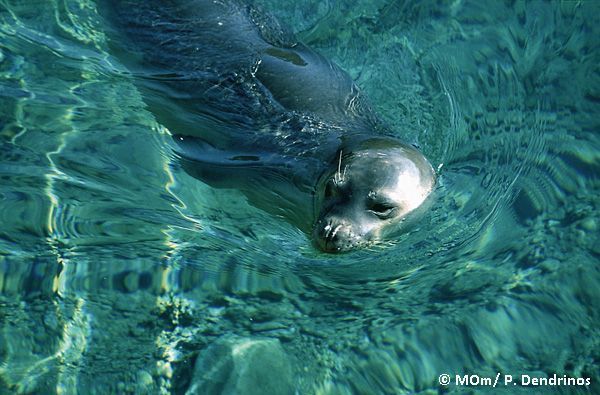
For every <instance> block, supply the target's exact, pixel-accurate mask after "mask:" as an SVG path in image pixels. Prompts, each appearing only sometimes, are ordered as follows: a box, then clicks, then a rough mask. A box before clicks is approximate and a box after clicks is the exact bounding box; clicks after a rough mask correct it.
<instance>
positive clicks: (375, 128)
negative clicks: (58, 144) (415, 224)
mask: <svg viewBox="0 0 600 395" xmlns="http://www.w3.org/2000/svg"><path fill="white" fill-rule="evenodd" d="M98 7H99V10H100V12H101V14H102V15H104V17H105V18H106V19H107V22H108V23H109V24H110V25H111V26H112V27H113V30H112V31H110V32H109V37H110V38H111V41H110V42H111V47H112V52H113V53H114V54H115V55H116V56H117V57H118V58H119V60H120V62H121V63H123V64H124V65H125V66H126V67H127V69H128V70H129V71H130V72H131V73H132V74H133V76H134V80H135V83H136V85H137V86H138V87H139V88H140V91H141V92H142V93H143V95H144V100H145V101H146V103H147V104H148V107H149V108H150V110H151V111H152V113H153V114H154V115H155V116H156V119H157V121H158V122H160V123H161V124H163V125H164V126H165V127H166V128H167V129H168V130H169V131H170V132H171V133H172V135H173V140H174V141H175V142H176V147H175V151H176V152H177V154H178V157H179V160H180V162H181V164H182V166H183V167H184V169H185V170H186V171H187V172H188V173H190V174H192V175H194V176H195V177H197V178H199V179H201V180H203V181H205V182H207V183H209V184H211V185H213V186H216V187H227V188H232V187H233V188H238V189H240V190H242V191H243V192H244V193H246V195H247V196H248V198H249V200H250V201H251V202H252V203H253V204H255V205H256V206H258V207H261V208H263V209H265V210H268V211H270V212H273V213H275V214H278V215H281V216H282V217H284V218H286V219H287V220H288V221H290V222H292V223H293V224H294V225H296V226H298V227H299V228H300V229H302V230H303V231H305V232H306V233H307V234H309V235H312V237H313V239H314V241H315V244H316V245H317V246H318V247H320V248H321V249H323V250H324V251H330V252H338V251H346V250H349V249H352V248H356V247H359V246H363V245H366V244H369V243H371V242H373V241H376V240H379V239H380V238H382V237H384V236H385V233H386V229H388V228H391V227H393V226H395V224H397V222H398V221H400V220H401V219H402V218H403V217H404V216H406V215H407V214H408V213H409V212H411V211H413V210H414V209H415V208H416V207H418V206H419V205H421V203H422V202H423V201H424V200H425V198H426V197H427V195H428V194H429V193H430V192H431V190H432V188H433V185H434V179H435V177H434V172H433V170H432V168H431V166H430V165H429V163H428V161H427V160H426V159H425V157H424V156H423V155H422V154H421V153H420V152H418V151H417V150H416V149H414V148H413V147H411V146H409V145H406V144H404V143H402V142H401V141H399V140H398V139H396V138H395V137H394V136H393V134H392V133H391V132H390V131H389V129H388V128H386V126H385V125H384V124H383V123H381V122H380V121H379V119H378V117H377V116H376V115H375V113H374V111H373V110H372V109H371V107H370V106H369V104H368V102H367V100H366V99H365V97H364V95H363V94H362V93H361V91H360V90H359V89H358V88H357V86H356V85H355V84H354V83H353V81H352V79H351V78H350V77H349V76H348V74H347V73H345V72H344V71H343V70H341V69H340V68H339V67H338V66H337V65H335V64H334V63H333V62H331V61H330V60H328V59H326V58H324V57H323V56H321V55H319V54H318V53H316V52H314V51H313V50H311V49H310V48H308V47H307V46H305V45H304V44H302V43H300V42H298V41H297V40H296V38H295V37H294V35H293V34H292V33H290V32H289V31H287V30H286V29H284V28H282V27H281V26H280V24H279V23H278V22H277V21H276V20H275V19H274V18H271V17H269V16H268V14H265V13H261V12H259V11H258V10H256V9H255V8H253V7H251V6H247V5H244V4H242V3H240V2H237V1H231V0H225V1H212V0H161V1H159V0H149V1H144V2H137V1H132V0H112V1H111V0H99V2H98Z"/></svg>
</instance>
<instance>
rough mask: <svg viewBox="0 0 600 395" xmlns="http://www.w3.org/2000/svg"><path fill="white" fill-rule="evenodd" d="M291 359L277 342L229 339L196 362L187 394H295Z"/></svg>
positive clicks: (204, 353) (205, 353)
mask: <svg viewBox="0 0 600 395" xmlns="http://www.w3.org/2000/svg"><path fill="white" fill-rule="evenodd" d="M293 393H294V386H293V384H292V368H291V364H290V361H289V358H288V357H287V355H286V354H285V352H284V351H283V348H282V347H281V344H280V342H279V340H276V339H259V340H256V339H226V340H222V341H217V342H215V343H213V344H212V345H211V346H209V347H208V348H207V349H206V350H204V351H203V352H202V353H201V354H200V355H199V356H198V359H197V360H196V364H195V367H194V374H193V377H192V380H191V384H190V387H189V389H188V391H187V392H186V394H188V395H192V394H203V395H213V394H214V395H217V394H218V395H227V394H247V395H254V394H256V395H262V394H272V395H279V394H281V395H284V394H293Z"/></svg>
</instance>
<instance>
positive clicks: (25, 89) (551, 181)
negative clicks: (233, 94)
mask: <svg viewBox="0 0 600 395" xmlns="http://www.w3.org/2000/svg"><path fill="white" fill-rule="evenodd" d="M260 5H262V6H263V7H264V8H266V9H269V10H271V11H272V12H273V13H274V14H275V15H276V16H277V17H278V18H279V19H280V20H281V21H282V23H285V24H288V25H290V26H292V27H293V28H294V30H295V31H296V32H298V34H299V36H300V37H301V38H302V39H303V40H304V41H305V42H306V43H308V44H309V45H311V46H312V47H313V48H316V49H317V50H319V51H320V52H321V53H323V54H325V55H327V56H328V57H330V58H332V59H334V60H335V61H336V62H337V63H338V64H340V65H341V66H342V67H343V68H344V69H345V70H347V71H348V72H349V73H350V74H351V76H352V77H353V78H354V79H355V80H356V81H357V82H358V84H359V85H360V86H361V88H363V89H364V90H365V91H366V92H367V94H368V95H369V97H370V98H371V101H372V103H373V104H374V106H375V107H376V109H377V111H378V112H379V113H380V114H381V116H382V117H383V118H384V119H385V120H386V121H387V122H388V123H390V124H391V125H393V126H394V128H395V130H398V134H399V135H400V136H402V137H403V138H404V139H406V140H407V141H410V142H414V143H417V144H419V145H420V147H421V149H422V150H423V152H424V153H425V154H426V155H427V156H428V158H430V160H431V161H432V163H433V164H434V167H436V168H438V169H439V174H440V177H439V185H438V187H437V189H436V191H435V199H434V201H433V203H432V205H431V207H430V208H429V210H428V211H427V212H426V213H425V215H424V216H423V217H422V218H421V220H420V221H419V223H418V224H417V226H415V227H414V228H412V229H411V231H410V232H409V233H407V234H402V235H399V236H398V237H397V239H396V240H393V241H391V242H390V243H389V245H386V246H385V247H383V248H382V247H377V248H372V249H369V250H364V251H358V252H355V253H350V254H345V255H326V254H322V253H320V252H318V251H316V250H314V248H313V247H312V246H311V244H310V241H309V240H308V239H307V237H306V235H305V234H304V233H302V232H301V231H300V230H298V229H296V228H295V227H293V226H292V225H289V224H288V223H287V222H285V221H283V220H281V219H279V218H276V217H274V216H273V215H271V214H268V213H266V212H264V211H262V210H260V209H258V208H256V207H253V206H252V205H250V204H248V203H247V202H246V199H245V197H244V195H242V194H241V193H240V192H239V191H236V190H230V189H213V188H211V187H210V186H207V185H205V184H202V183H201V182H199V181H198V180H196V179H194V178H191V177H190V176H188V175H187V174H186V173H185V172H184V171H182V170H181V169H180V168H178V167H177V166H175V165H174V164H173V155H172V150H171V148H170V147H171V146H170V137H169V136H168V134H167V133H166V131H165V130H164V128H163V127H162V126H161V125H159V124H158V123H157V122H156V121H155V120H154V117H153V115H152V113H150V112H149V111H148V110H147V109H146V107H145V103H144V101H143V99H142V96H141V95H140V93H139V92H138V91H137V89H136V87H135V86H134V84H133V81H132V78H131V76H130V75H129V74H128V73H127V69H126V68H125V67H124V66H123V65H122V64H120V63H119V61H118V60H117V59H116V58H115V57H114V56H113V55H111V54H110V52H109V50H108V45H107V42H106V34H105V26H104V25H103V23H104V22H103V21H102V19H101V18H100V17H99V16H98V14H97V13H96V10H95V4H94V2H92V1H89V0H81V1H71V0H61V1H58V0H53V1H27V2H20V1H6V0H3V1H0V144H2V148H1V151H0V153H1V154H0V155H1V156H0V178H1V183H0V202H1V205H0V393H7V394H8V393H10V394H12V393H27V394H29V393H35V394H52V393H67V394H75V393H174V394H179V393H185V392H186V391H187V390H188V389H190V391H196V393H211V392H212V393H248V394H260V393H277V392H280V393H294V392H296V393H299V394H305V393H314V394H398V393H415V392H418V393H464V392H466V391H472V392H473V393H496V392H498V391H499V392H500V393H561V394H580V393H581V394H586V393H589V394H593V393H600V387H599V385H598V380H599V379H600V372H599V369H598V355H599V354H600V348H599V346H598V344H599V339H600V335H599V333H598V327H599V326H598V322H599V311H600V310H599V308H598V307H599V301H600V287H599V285H600V284H599V283H600V273H599V265H598V257H599V256H600V249H599V248H600V247H599V246H600V240H599V237H598V234H600V233H599V232H598V228H599V227H600V216H599V206H600V200H599V199H598V196H600V195H599V193H600V141H599V137H598V136H599V134H598V130H599V129H600V128H599V126H600V125H599V121H598V120H599V119H600V108H599V101H600V74H599V66H598V65H599V64H600V55H599V54H600V52H599V43H600V40H598V37H600V28H599V26H600V23H599V22H600V20H599V17H598V15H600V6H599V3H597V2H594V1H578V2H576V1H563V2H558V1H556V2H529V3H527V4H525V3H521V2H515V3H514V4H512V3H500V2H496V1H488V2H465V1H455V2H451V3H446V2H441V3H440V4H438V2H435V1H425V2H419V3H418V4H417V3H414V4H413V2H401V1H366V0H364V1H358V2H356V1H355V2H343V3H342V2H333V1H326V2H323V1H320V2H300V3H296V2H286V4H285V5H284V4H283V3H282V2H281V1H272V0H263V1H261V2H260ZM497 373H501V375H513V376H514V377H515V381H519V380H520V378H521V375H522V374H527V375H529V376H530V377H552V376H553V375H554V374H556V375H557V376H558V377H563V376H565V375H566V376H567V377H573V378H590V379H591V385H589V386H577V385H572V386H566V385H561V386H544V387H532V386H531V385H529V386H521V385H511V384H512V383H509V384H508V385H506V386H505V385H504V381H503V378H501V379H500V382H499V383H498V386H497V387H496V388H492V387H490V386H488V385H485V384H486V383H485V382H483V381H482V382H480V383H479V384H480V385H477V386H473V387H468V388H467V387H465V386H464V385H460V384H459V385H456V383H455V375H461V376H462V375H478V376H477V377H481V378H487V377H491V378H492V379H493V378H494V377H495V376H496V374H497ZM441 374H449V375H450V376H451V378H452V382H451V384H450V385H449V386H441V385H440V384H439V381H438V380H439V376H440V375H441ZM473 377H475V376H473ZM502 377H504V376H502Z"/></svg>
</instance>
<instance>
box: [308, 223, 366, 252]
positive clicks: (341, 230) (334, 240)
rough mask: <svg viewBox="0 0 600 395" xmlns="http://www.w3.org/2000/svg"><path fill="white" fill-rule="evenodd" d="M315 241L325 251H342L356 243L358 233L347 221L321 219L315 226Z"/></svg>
mask: <svg viewBox="0 0 600 395" xmlns="http://www.w3.org/2000/svg"><path fill="white" fill-rule="evenodd" d="M314 233H315V235H314V236H315V241H316V242H317V245H318V247H319V248H320V249H321V250H323V251H325V252H342V251H346V250H349V249H350V248H352V246H353V245H354V244H355V243H354V241H355V240H356V238H357V237H356V235H355V234H354V231H353V230H352V225H351V224H349V223H347V222H346V221H343V220H342V221H331V220H329V221H319V223H318V224H317V227H316V228H315V232H314Z"/></svg>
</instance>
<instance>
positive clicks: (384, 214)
mask: <svg viewBox="0 0 600 395" xmlns="http://www.w3.org/2000/svg"><path fill="white" fill-rule="evenodd" d="M368 209H369V211H370V212H372V213H373V214H375V215H376V216H378V217H379V218H381V219H388V218H390V217H391V216H392V214H394V211H396V206H394V205H393V204H391V203H387V202H371V204H369V208H368Z"/></svg>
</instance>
